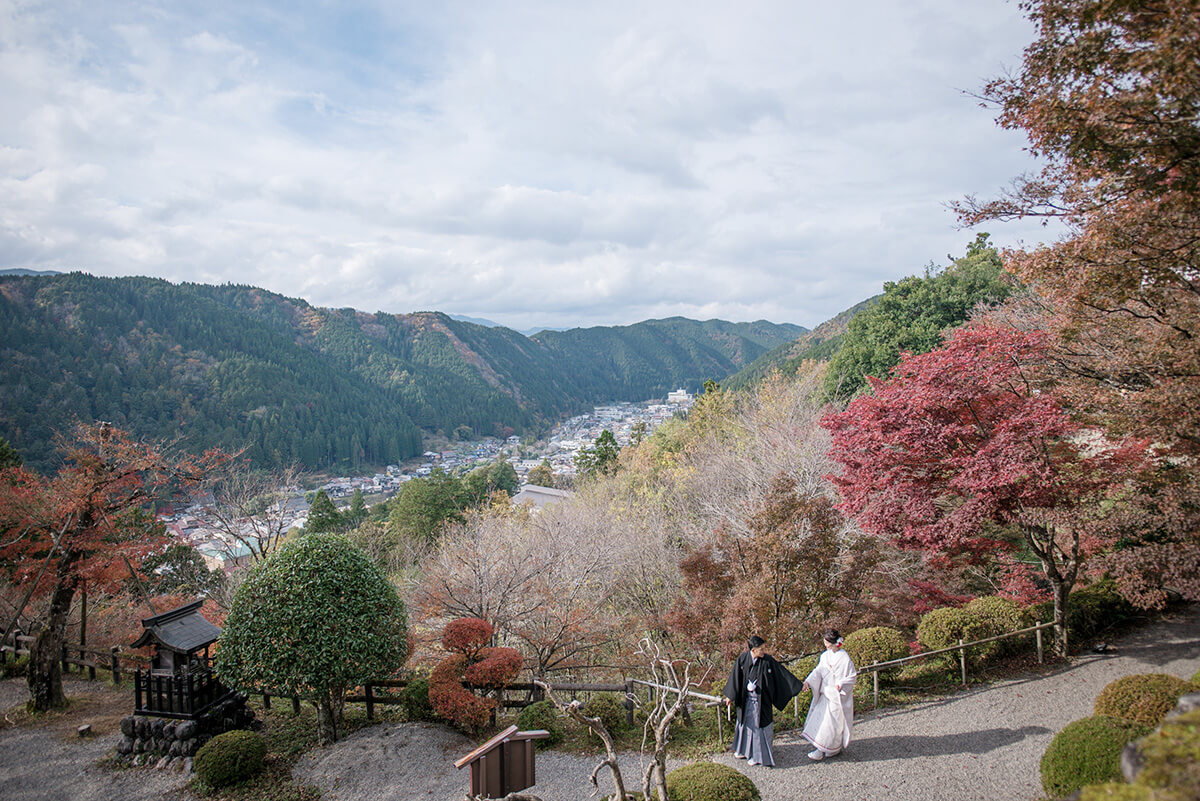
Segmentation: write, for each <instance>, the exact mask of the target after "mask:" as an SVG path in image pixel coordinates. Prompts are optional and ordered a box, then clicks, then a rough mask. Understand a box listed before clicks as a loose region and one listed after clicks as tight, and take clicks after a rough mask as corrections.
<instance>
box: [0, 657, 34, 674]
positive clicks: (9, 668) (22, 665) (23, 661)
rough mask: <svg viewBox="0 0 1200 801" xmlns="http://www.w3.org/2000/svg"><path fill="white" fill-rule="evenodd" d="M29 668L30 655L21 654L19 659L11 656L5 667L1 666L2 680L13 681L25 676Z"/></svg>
mask: <svg viewBox="0 0 1200 801" xmlns="http://www.w3.org/2000/svg"><path fill="white" fill-rule="evenodd" d="M27 667H29V654H21V655H20V656H18V657H11V656H10V657H9V658H8V660H7V661H5V662H4V664H3V665H0V679H13V678H17V677H18V676H24V675H25V669H26V668H27Z"/></svg>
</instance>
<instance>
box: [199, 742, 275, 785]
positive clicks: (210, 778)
mask: <svg viewBox="0 0 1200 801" xmlns="http://www.w3.org/2000/svg"><path fill="white" fill-rule="evenodd" d="M266 756H267V744H266V742H265V741H264V740H263V738H261V737H259V736H258V735H257V734H255V733H254V732H252V731H227V732H225V733H224V734H218V735H217V736H216V737H214V738H212V739H211V740H209V741H208V742H207V743H205V744H204V746H203V747H202V748H201V749H200V750H199V751H197V752H196V759H195V762H194V763H193V768H194V769H195V771H196V777H197V778H199V779H200V781H202V782H204V783H205V784H206V785H208V786H209V787H213V788H219V787H227V786H229V785H231V784H240V783H241V782H244V781H246V780H247V779H251V778H253V777H254V776H256V775H257V774H258V773H259V772H260V771H261V770H262V769H263V759H265V758H266Z"/></svg>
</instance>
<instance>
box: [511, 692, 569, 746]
mask: <svg viewBox="0 0 1200 801" xmlns="http://www.w3.org/2000/svg"><path fill="white" fill-rule="evenodd" d="M517 726H518V727H520V729H521V731H534V730H537V729H544V730H546V731H548V732H550V736H549V737H547V738H545V739H544V740H536V741H535V742H537V747H538V748H545V747H548V746H551V745H554V744H555V743H559V742H561V741H562V738H563V724H562V718H561V717H559V712H558V709H557V708H556V707H555V706H554V703H553V702H551V701H536V702H534V703H532V704H530V705H529V706H527V707H525V708H524V709H522V710H521V714H519V715H517Z"/></svg>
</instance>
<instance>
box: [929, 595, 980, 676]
mask: <svg viewBox="0 0 1200 801" xmlns="http://www.w3.org/2000/svg"><path fill="white" fill-rule="evenodd" d="M983 631H984V629H983V624H982V623H981V621H980V620H979V618H978V617H976V616H975V615H970V614H968V613H967V612H966V610H964V609H961V608H957V607H953V606H946V607H942V608H941V609H933V610H930V611H929V612H926V613H925V614H924V615H923V616H922V617H921V622H920V623H918V624H917V642H918V643H920V645H921V650H922V651H936V650H938V649H939V648H949V647H951V646H953V645H958V641H959V640H964V641H970V640H977V639H979V638H980V637H983V636H984V634H983ZM937 658H938V659H939V660H940V661H942V662H944V663H945V664H947V665H952V664H956V663H957V662H958V653H957V652H954V651H951V652H949V653H946V654H942V655H941V656H939V657H937ZM978 659H979V653H978V649H968V650H967V660H968V661H978Z"/></svg>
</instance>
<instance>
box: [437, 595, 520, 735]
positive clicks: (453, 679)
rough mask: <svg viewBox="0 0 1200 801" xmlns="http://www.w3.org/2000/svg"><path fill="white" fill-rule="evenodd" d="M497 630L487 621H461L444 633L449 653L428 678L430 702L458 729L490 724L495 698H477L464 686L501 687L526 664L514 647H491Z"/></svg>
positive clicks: (448, 624) (451, 624) (449, 626)
mask: <svg viewBox="0 0 1200 801" xmlns="http://www.w3.org/2000/svg"><path fill="white" fill-rule="evenodd" d="M493 632H494V630H493V628H492V625H491V624H490V623H488V622H487V621H486V620H481V619H479V618H459V619H457V620H452V621H450V622H449V623H447V624H446V627H445V628H444V629H443V630H442V646H443V647H444V648H445V649H446V650H447V651H449V652H450V655H449V656H447V657H446V658H445V659H444V660H442V661H441V662H440V663H438V665H437V667H435V668H434V669H433V673H432V674H431V675H430V677H429V703H430V704H431V705H432V706H433V709H434V711H435V712H437V713H438V714H439V715H441V716H442V717H444V718H445V719H447V720H449V721H450V722H451V723H453V724H454V725H455V726H458V727H459V728H462V729H466V730H467V731H475V730H478V729H481V728H483V727H484V726H485V725H487V722H488V720H489V719H490V718H491V715H492V712H493V710H495V709H496V705H497V704H496V699H494V698H482V697H480V696H477V695H475V694H474V693H472V692H471V691H470V690H468V689H467V688H466V687H464V686H463V683H464V682H466V683H468V684H473V685H476V686H481V687H501V686H503V685H505V684H507V683H508V682H510V681H512V680H513V679H514V678H516V677H517V674H518V673H520V672H521V668H522V667H523V665H524V660H523V659H522V658H521V654H520V652H518V651H516V650H514V649H512V648H500V647H488V646H487V643H488V642H489V641H490V640H491V638H492V634H493Z"/></svg>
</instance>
